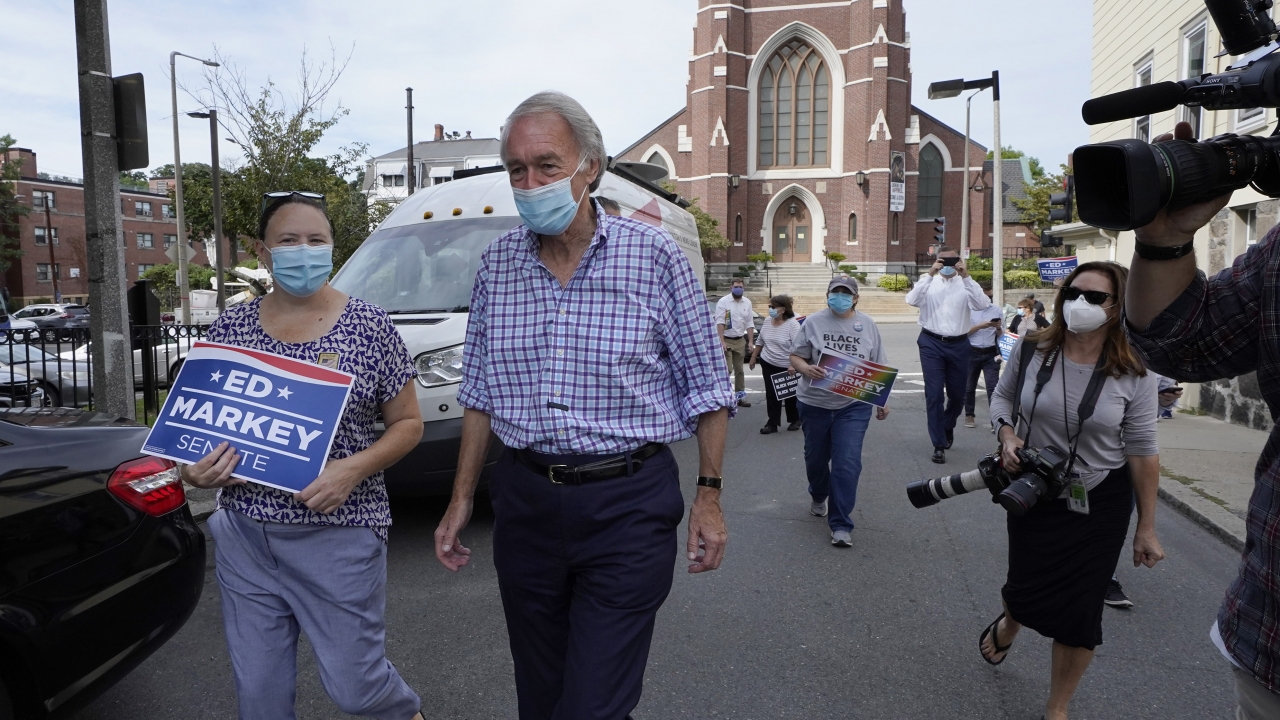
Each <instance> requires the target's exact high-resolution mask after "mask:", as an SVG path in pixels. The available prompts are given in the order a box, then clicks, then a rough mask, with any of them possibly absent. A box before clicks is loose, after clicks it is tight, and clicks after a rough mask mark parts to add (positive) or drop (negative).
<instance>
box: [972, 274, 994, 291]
mask: <svg viewBox="0 0 1280 720" xmlns="http://www.w3.org/2000/svg"><path fill="white" fill-rule="evenodd" d="M991 275H992V272H991V271H990V270H973V269H970V270H969V277H971V278H973V281H974V282H976V283H978V284H979V285H981V286H982V288H983V289H984V290H988V289H990V288H991Z"/></svg>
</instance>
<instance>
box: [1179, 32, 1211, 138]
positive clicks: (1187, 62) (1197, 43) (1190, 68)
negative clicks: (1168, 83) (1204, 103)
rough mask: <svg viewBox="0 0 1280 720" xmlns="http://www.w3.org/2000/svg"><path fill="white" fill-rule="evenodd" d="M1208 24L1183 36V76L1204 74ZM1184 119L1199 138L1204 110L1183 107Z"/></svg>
mask: <svg viewBox="0 0 1280 720" xmlns="http://www.w3.org/2000/svg"><path fill="white" fill-rule="evenodd" d="M1206 32H1207V26H1206V25H1205V24H1204V23H1201V24H1199V25H1197V26H1195V28H1193V29H1191V30H1189V31H1187V32H1186V33H1185V34H1184V35H1183V36H1182V69H1183V73H1182V76H1183V77H1184V78H1196V77H1200V76H1201V75H1203V74H1204V68H1205V63H1206V62H1207V60H1208V58H1207V57H1206V53H1207V52H1208V44H1207V43H1206V42H1205V33H1206ZM1182 119H1183V120H1184V121H1186V122H1188V123H1191V136H1192V137H1194V138H1196V139H1199V137H1200V126H1201V123H1202V121H1203V119H1204V111H1203V110H1202V109H1201V108H1198V107H1183V108H1182Z"/></svg>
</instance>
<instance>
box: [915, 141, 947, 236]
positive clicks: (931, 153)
mask: <svg viewBox="0 0 1280 720" xmlns="http://www.w3.org/2000/svg"><path fill="white" fill-rule="evenodd" d="M942 169H943V168H942V153H940V152H938V148H937V146H936V145H934V144H933V143H928V144H927V145H924V146H923V147H921V148H920V182H919V184H918V185H917V186H916V187H917V188H918V189H917V191H916V218H919V219H923V218H934V217H941V216H942Z"/></svg>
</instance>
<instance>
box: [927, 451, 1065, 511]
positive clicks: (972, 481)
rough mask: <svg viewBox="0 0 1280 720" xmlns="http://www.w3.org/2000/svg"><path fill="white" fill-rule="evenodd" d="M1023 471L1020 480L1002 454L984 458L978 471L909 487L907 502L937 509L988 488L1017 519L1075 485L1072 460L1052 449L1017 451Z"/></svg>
mask: <svg viewBox="0 0 1280 720" xmlns="http://www.w3.org/2000/svg"><path fill="white" fill-rule="evenodd" d="M1015 454H1016V455H1017V456H1018V464H1019V465H1020V466H1021V467H1022V470H1021V472H1019V474H1017V475H1016V476H1015V475H1013V474H1011V473H1009V472H1008V471H1006V470H1005V469H1004V467H1003V466H1002V465H1001V462H1000V452H999V451H996V452H994V453H991V454H990V455H988V456H986V457H984V458H982V460H981V461H980V462H979V463H978V468H977V469H976V470H970V471H969V472H965V473H960V474H959V475H951V476H948V477H940V478H931V479H929V480H917V481H916V482H913V483H911V484H910V485H908V486H907V499H908V500H910V501H911V504H912V505H914V506H916V507H918V508H923V507H929V506H930V505H937V504H938V503H940V502H942V501H943V500H946V499H947V498H952V497H955V496H956V495H963V494H965V493H969V492H973V491H974V490H981V489H982V488H986V489H987V490H990V491H991V495H992V498H991V502H994V503H999V504H1000V506H1001V507H1003V508H1004V509H1005V510H1007V511H1009V512H1010V513H1012V514H1014V515H1024V514H1026V512H1027V511H1028V510H1030V509H1031V508H1032V507H1034V506H1035V504H1036V503H1037V502H1039V501H1040V500H1041V498H1045V497H1048V498H1050V499H1053V498H1056V497H1058V496H1059V495H1061V494H1062V491H1063V490H1065V489H1066V487H1067V485H1069V484H1071V477H1070V475H1069V474H1068V471H1067V468H1068V466H1069V464H1070V463H1069V460H1070V457H1069V456H1068V454H1067V453H1064V452H1062V451H1061V450H1059V449H1058V448H1056V447H1054V446H1052V445H1046V446H1045V447H1044V448H1043V449H1036V448H1033V447H1021V448H1018V449H1017V450H1016V451H1015Z"/></svg>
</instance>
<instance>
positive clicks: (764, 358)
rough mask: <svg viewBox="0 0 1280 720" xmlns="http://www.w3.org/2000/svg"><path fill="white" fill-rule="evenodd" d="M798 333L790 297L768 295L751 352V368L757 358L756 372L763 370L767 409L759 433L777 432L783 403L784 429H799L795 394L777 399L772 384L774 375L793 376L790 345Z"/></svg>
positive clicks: (798, 323)
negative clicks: (766, 309) (766, 313)
mask: <svg viewBox="0 0 1280 720" xmlns="http://www.w3.org/2000/svg"><path fill="white" fill-rule="evenodd" d="M799 333H800V322H799V321H798V320H796V314H795V311H793V310H792V309H791V296H790V295H774V296H773V297H771V298H769V320H768V321H766V322H765V324H764V325H762V326H761V327H760V334H759V335H757V336H756V342H755V347H754V348H753V349H752V351H751V369H752V370H754V369H755V367H756V362H757V361H759V362H760V371H761V372H762V373H764V398H765V405H766V407H767V409H768V411H769V421H768V422H767V423H765V426H764V427H762V428H760V434H761V435H769V434H771V433H776V432H778V425H780V424H781V423H782V408H783V406H784V405H785V406H786V408H787V422H788V423H789V424H788V425H787V429H788V430H799V429H800V414H799V411H798V410H796V397H795V395H791V396H790V397H788V398H786V399H785V400H779V399H778V388H777V386H776V385H775V384H774V379H775V378H777V379H778V380H784V379H785V378H787V376H791V377H795V375H794V373H795V371H794V370H792V369H791V345H792V343H794V342H795V339H796V335H798V334H799ZM778 376H782V377H778Z"/></svg>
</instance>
